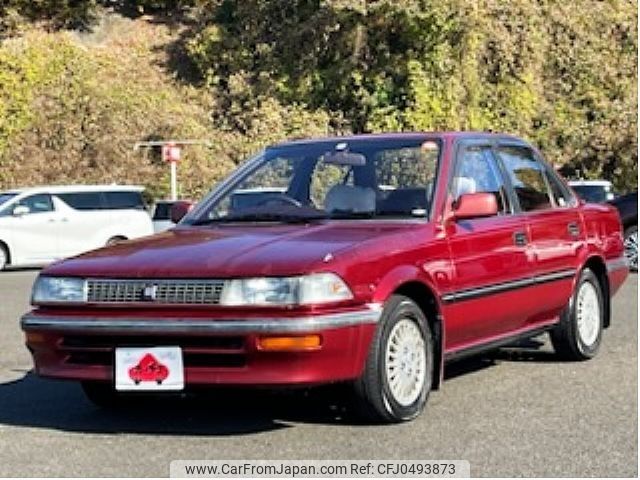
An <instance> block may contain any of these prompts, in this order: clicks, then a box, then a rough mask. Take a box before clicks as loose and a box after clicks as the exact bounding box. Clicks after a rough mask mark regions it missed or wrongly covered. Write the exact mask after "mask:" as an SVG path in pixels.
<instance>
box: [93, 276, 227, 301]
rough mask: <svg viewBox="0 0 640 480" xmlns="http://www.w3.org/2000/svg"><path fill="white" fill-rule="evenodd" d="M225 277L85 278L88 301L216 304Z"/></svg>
mask: <svg viewBox="0 0 640 480" xmlns="http://www.w3.org/2000/svg"><path fill="white" fill-rule="evenodd" d="M223 287H224V280H97V279H90V280H87V301H88V302H90V303H138V302H145V303H159V304H191V305H216V304H218V303H220V296H221V295H222V289H223Z"/></svg>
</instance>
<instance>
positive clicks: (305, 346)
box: [258, 335, 322, 352]
mask: <svg viewBox="0 0 640 480" xmlns="http://www.w3.org/2000/svg"><path fill="white" fill-rule="evenodd" d="M321 345H322V337H321V336H320V335H304V336H297V337H259V338H258V348H259V349H260V350H265V351H270V352H277V351H280V352H282V351H295V350H317V349H318V348H320V346H321Z"/></svg>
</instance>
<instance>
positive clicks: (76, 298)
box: [31, 277, 86, 304]
mask: <svg viewBox="0 0 640 480" xmlns="http://www.w3.org/2000/svg"><path fill="white" fill-rule="evenodd" d="M84 285H85V281H84V279H82V278H71V277H38V279H37V280H36V283H35V285H34V286H33V295H32V297H31V303H33V304H39V303H62V302H64V303H81V302H85V301H86V296H85V288H84Z"/></svg>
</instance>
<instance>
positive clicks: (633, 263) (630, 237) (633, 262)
mask: <svg viewBox="0 0 640 480" xmlns="http://www.w3.org/2000/svg"><path fill="white" fill-rule="evenodd" d="M624 254H625V256H626V257H627V259H628V260H629V270H631V271H632V272H637V271H638V226H637V225H631V226H630V227H627V228H626V229H625V231H624Z"/></svg>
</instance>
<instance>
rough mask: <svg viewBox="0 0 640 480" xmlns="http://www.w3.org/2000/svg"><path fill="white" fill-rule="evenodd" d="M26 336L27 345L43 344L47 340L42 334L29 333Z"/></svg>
mask: <svg viewBox="0 0 640 480" xmlns="http://www.w3.org/2000/svg"><path fill="white" fill-rule="evenodd" d="M25 336H26V339H27V343H43V342H44V340H45V338H44V335H43V334H41V333H35V332H27V333H26V335H25Z"/></svg>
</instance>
